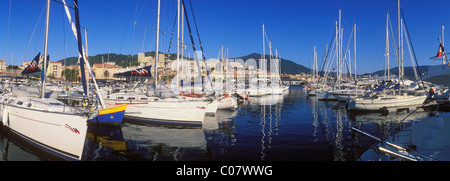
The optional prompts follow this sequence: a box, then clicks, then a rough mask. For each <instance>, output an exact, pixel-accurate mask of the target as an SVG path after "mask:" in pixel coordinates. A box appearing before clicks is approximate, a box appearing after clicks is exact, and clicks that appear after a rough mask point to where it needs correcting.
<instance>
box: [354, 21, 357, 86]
mask: <svg viewBox="0 0 450 181" xmlns="http://www.w3.org/2000/svg"><path fill="white" fill-rule="evenodd" d="M353 28H354V29H355V30H353V31H354V33H355V34H354V38H353V58H354V59H355V81H356V78H357V77H356V75H357V74H356V23H355V24H354V25H353Z"/></svg>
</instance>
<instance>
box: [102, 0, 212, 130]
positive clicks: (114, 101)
mask: <svg viewBox="0 0 450 181" xmlns="http://www.w3.org/2000/svg"><path fill="white" fill-rule="evenodd" d="M179 8H180V1H178V10H179ZM179 14H180V13H178V15H179ZM159 20H160V0H158V4H157V21H156V51H155V52H156V53H155V55H156V56H155V66H154V67H153V68H154V75H153V77H154V79H155V81H154V82H155V83H154V89H153V95H149V94H148V95H143V94H142V93H138V92H127V93H126V94H128V95H130V94H132V95H133V98H136V97H137V96H139V97H140V98H139V99H130V96H127V97H128V99H124V94H123V93H119V94H110V95H109V97H107V98H105V103H106V105H107V106H117V105H125V104H126V105H127V109H126V111H125V115H124V118H125V119H129V120H134V121H141V122H142V121H143V122H153V123H161V124H175V125H187V126H201V125H202V124H203V119H204V117H205V114H206V108H207V106H208V105H209V102H206V101H184V100H182V99H179V98H176V97H175V98H162V97H160V96H158V95H157V88H158V59H159V56H158V49H159V34H160V31H159Z"/></svg>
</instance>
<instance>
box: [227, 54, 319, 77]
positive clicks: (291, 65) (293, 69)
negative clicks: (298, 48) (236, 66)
mask: <svg viewBox="0 0 450 181" xmlns="http://www.w3.org/2000/svg"><path fill="white" fill-rule="evenodd" d="M265 57H266V59H267V67H270V61H269V57H270V55H266V56H265ZM238 58H241V59H242V60H244V61H246V60H248V59H251V58H253V59H255V60H256V64H257V65H258V67H259V59H261V54H259V53H252V54H249V55H246V56H242V57H237V58H236V59H238ZM280 64H281V71H280V73H283V74H299V73H302V72H303V73H310V72H311V69H309V68H306V67H305V66H303V65H299V64H297V63H295V62H293V61H291V60H288V59H284V58H281V62H280ZM269 69H270V68H269Z"/></svg>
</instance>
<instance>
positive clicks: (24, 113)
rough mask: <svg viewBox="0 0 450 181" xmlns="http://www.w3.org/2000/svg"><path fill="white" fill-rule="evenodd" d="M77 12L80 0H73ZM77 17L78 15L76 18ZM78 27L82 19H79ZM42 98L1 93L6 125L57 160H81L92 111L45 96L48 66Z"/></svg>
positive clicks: (0, 107)
mask: <svg viewBox="0 0 450 181" xmlns="http://www.w3.org/2000/svg"><path fill="white" fill-rule="evenodd" d="M74 3H75V4H76V6H74V9H75V11H76V14H78V6H77V5H78V1H77V0H74ZM49 17H50V0H47V19H46V28H45V41H44V66H43V67H46V64H47V56H46V55H48V27H49ZM77 18H78V17H77ZM77 25H78V27H79V21H77ZM41 71H42V75H43V76H42V79H41V92H40V96H39V97H33V96H29V95H28V93H25V94H20V91H17V92H15V90H14V89H13V90H12V93H7V94H3V95H1V105H2V106H0V111H1V115H2V123H3V126H4V127H6V128H9V129H7V130H9V131H11V132H12V133H14V134H15V135H17V136H19V137H20V138H22V139H23V140H25V141H26V142H27V143H30V144H31V145H34V146H35V147H37V148H39V149H41V150H43V151H45V152H46V153H50V154H51V155H52V156H54V157H55V158H58V159H64V160H81V157H82V153H83V148H84V142H85V138H86V132H87V127H88V125H87V120H88V119H89V116H91V118H92V117H95V116H96V115H95V114H94V113H91V112H80V111H78V110H76V109H73V108H71V107H69V106H67V105H65V104H64V103H62V102H61V101H58V100H56V99H52V98H45V97H44V94H45V68H43V69H42V70H41Z"/></svg>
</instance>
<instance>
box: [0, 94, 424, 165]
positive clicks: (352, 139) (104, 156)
mask: <svg viewBox="0 0 450 181" xmlns="http://www.w3.org/2000/svg"><path fill="white" fill-rule="evenodd" d="M427 114H428V112H423V111H417V112H416V113H414V114H411V115H410V116H408V118H407V119H405V120H404V121H401V120H403V119H404V118H405V117H406V116H407V115H408V113H399V114H391V115H384V116H383V115H380V114H378V113H371V114H363V115H354V114H349V113H347V111H346V110H345V104H344V103H339V102H336V101H317V100H316V97H308V96H307V94H306V93H305V91H304V90H303V88H302V87H297V86H291V88H290V89H289V91H287V92H285V93H284V94H283V95H279V96H264V97H261V98H251V99H250V100H249V101H245V102H243V103H242V104H241V105H239V108H238V110H236V111H223V110H218V111H217V114H216V116H215V117H211V116H208V117H206V118H205V124H206V125H205V126H204V128H181V127H169V126H162V125H154V124H142V123H140V124H139V123H130V122H128V121H127V120H124V121H125V122H124V123H123V124H122V125H120V126H114V127H111V126H95V125H90V126H89V131H88V133H87V136H86V144H85V150H84V155H83V160H85V161H134V160H143V161H322V160H325V161H354V160H357V159H358V158H359V156H360V155H361V154H362V153H364V152H365V151H366V150H367V149H369V148H370V146H372V145H373V144H375V141H374V140H372V139H370V138H367V137H364V136H362V135H359V134H354V133H353V132H352V130H351V128H352V126H355V127H357V128H360V129H361V130H363V131H366V132H368V133H370V134H372V135H375V136H378V137H388V136H389V135H392V134H394V133H395V131H396V130H397V128H398V127H399V126H400V127H405V126H407V125H408V124H409V123H410V122H411V121H417V120H420V119H421V118H424V117H426V116H427ZM0 147H1V152H0V154H1V155H2V157H1V160H3V161H21V160H29V161H35V160H47V158H45V157H42V156H41V154H40V153H39V151H35V150H30V149H28V148H26V147H22V146H20V145H17V143H16V142H15V141H14V140H10V139H9V137H8V136H7V135H3V133H0Z"/></svg>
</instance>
